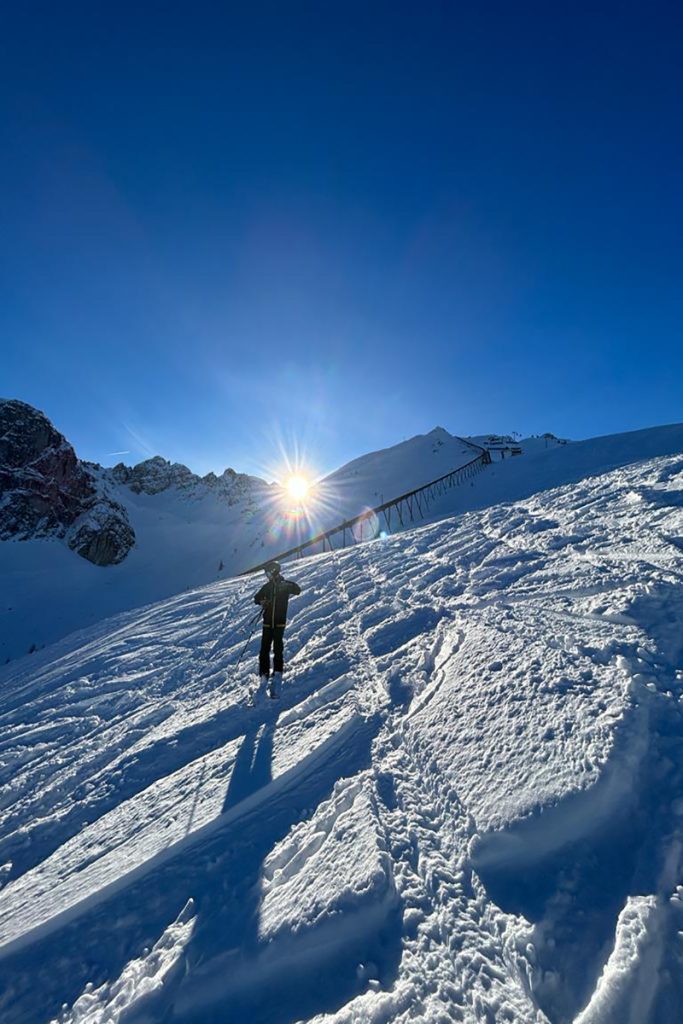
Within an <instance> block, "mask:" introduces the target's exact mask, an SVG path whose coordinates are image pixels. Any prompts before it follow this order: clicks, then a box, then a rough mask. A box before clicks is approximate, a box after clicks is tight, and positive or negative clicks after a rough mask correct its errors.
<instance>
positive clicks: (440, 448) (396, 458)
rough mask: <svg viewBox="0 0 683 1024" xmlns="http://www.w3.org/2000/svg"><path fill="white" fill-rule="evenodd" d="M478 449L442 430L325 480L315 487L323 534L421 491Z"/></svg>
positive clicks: (349, 465) (349, 466)
mask: <svg viewBox="0 0 683 1024" xmlns="http://www.w3.org/2000/svg"><path fill="white" fill-rule="evenodd" d="M481 452H482V448H481V447H480V446H479V445H478V444H475V443H473V442H470V441H466V440H464V439H462V438H460V437H453V435H452V434H449V433H448V431H447V430H444V429H443V427H435V429H434V430H430V432H429V433H428V434H418V436H417V437H412V438H410V440H408V441H402V442H401V443H400V444H396V445H393V446H392V447H391V448H384V449H382V450H381V451H377V452H371V453H370V454H369V455H362V456H361V457H360V458H358V459H354V460H353V462H349V463H347V464H346V465H345V466H342V467H341V469H338V470H336V472H334V473H331V474H330V475H329V476H327V477H325V479H324V480H323V481H321V484H320V488H319V490H320V492H321V499H322V500H321V504H322V509H321V513H320V514H319V516H318V519H319V522H320V526H321V528H322V529H329V528H330V527H331V526H336V524H337V523H340V522H342V520H344V519H346V518H350V517H353V516H357V515H359V514H360V513H361V512H363V511H364V509H367V508H376V507H377V506H378V505H381V504H383V502H385V501H390V500H391V499H392V498H395V497H398V495H400V494H405V493H406V492H407V491H411V490H413V489H414V488H417V487H422V486H423V485H424V484H427V483H429V482H430V481H431V480H436V479H437V478H438V477H440V476H445V475H446V473H450V471H451V470H453V469H457V468H458V467H459V466H464V465H465V463H467V462H470V461H471V460H472V459H475V458H476V457H477V456H478V455H480V454H481Z"/></svg>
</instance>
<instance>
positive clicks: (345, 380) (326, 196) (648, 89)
mask: <svg viewBox="0 0 683 1024" xmlns="http://www.w3.org/2000/svg"><path fill="white" fill-rule="evenodd" d="M13 6H14V8H15V10H14V11H13V12H10V13H7V12H5V13H4V15H3V30H2V33H1V34H0V35H1V41H0V76H1V81H2V86H1V88H0V144H1V146H2V152H3V154H4V157H3V160H2V162H1V163H0V189H1V192H2V197H3V201H2V213H1V214H0V217H1V223H0V344H1V346H2V363H1V364H0V394H2V395H3V396H6V397H17V398H21V399H23V400H25V401H29V402H31V403H33V404H35V405H38V406H39V407H40V408H42V409H44V410H45V412H46V413H47V414H48V415H49V416H50V417H51V419H52V420H53V421H54V422H55V423H56V425H57V426H58V427H59V428H60V429H61V430H62V431H63V432H65V433H66V434H67V436H68V437H69V439H70V440H71V441H72V442H73V443H74V444H75V445H76V447H77V450H78V452H79V454H81V455H82V456H83V457H86V458H90V459H95V460H98V461H102V462H105V463H112V462H115V461H117V459H118V456H116V457H114V456H110V455H109V453H112V452H120V451H123V452H127V453H129V454H126V455H123V456H121V458H123V459H124V461H129V462H133V461H138V460H139V459H140V458H144V457H145V456H146V455H147V454H151V453H157V452H158V453H161V454H162V455H164V456H166V457H168V458H171V459H174V460H175V459H177V460H180V461H183V462H185V463H187V464H188V465H190V466H191V467H192V468H193V469H195V470H197V471H202V472H204V471H207V470H209V469H216V470H220V469H222V468H223V467H224V466H226V465H232V466H234V467H235V468H237V469H239V470H245V471H258V470H263V469H264V468H265V467H270V466H273V465H274V463H275V462H276V461H277V459H278V458H279V454H278V453H279V449H280V448H281V447H282V446H284V448H285V449H286V450H287V451H288V452H290V453H293V452H294V450H295V449H298V450H300V451H303V452H304V453H306V457H307V458H308V461H309V462H310V463H311V465H312V466H313V468H316V469H318V470H330V469H332V468H334V467H335V466H337V465H339V464H341V463H342V462H345V461H347V460H348V459H350V458H353V457H355V456H357V455H359V454H362V453H363V452H365V451H369V450H372V449H375V448H378V447H384V446H386V445H389V444H393V443H395V442H397V441H400V440H402V439H403V438H404V437H408V436H411V435H413V434H415V433H422V432H424V431H427V430H429V429H431V428H432V427H433V426H436V425H437V424H438V425H441V426H444V427H446V428H447V429H448V430H450V431H452V432H453V433H460V434H462V433H477V432H482V431H488V430H495V431H513V430H517V431H520V432H521V433H525V434H526V433H535V432H540V431H544V430H553V431H555V432H556V433H558V434H562V435H565V436H571V437H577V438H578V437H585V436H589V435H592V434H597V433H608V432H613V431H619V430H628V429H635V428H639V427H642V426H648V425H652V424H655V423H664V422H673V421H678V420H681V419H683V412H682V409H681V380H682V379H683V373H682V371H683V354H682V352H683V346H682V345H681V322H682V314H683V290H682V287H681V280H682V270H683V267H682V262H683V261H682V258H681V242H680V238H681V214H682V212H683V209H682V208H683V199H682V195H681V171H682V170H683V166H682V164H683V159H682V147H681V142H680V109H681V106H682V105H683V95H682V93H683V90H682V88H681V86H682V82H683V72H682V70H681V63H680V53H679V41H680V38H681V30H682V29H683V15H682V13H681V10H682V9H681V8H680V5H679V4H676V3H670V4H660V3H648V4H646V3H630V4H629V3H623V2H622V3H619V4H616V3H615V4H609V5H607V4H600V3H598V4H590V5H588V4H584V3H576V4H571V5H570V4H567V5H557V4H548V3H547V2H543V3H525V2H522V3H520V4H512V3H500V4H498V3H482V4H464V3H463V4H460V3H426V4H419V5H418V4H413V3H410V4H403V3H391V4H389V3H381V2H372V3H367V2H364V3H356V2H345V3H343V4H342V3H338V4H337V3H335V4H326V3H310V4H309V3H306V4H304V3H297V2H293V3H288V4H282V3H277V4H261V3H258V2H257V3H254V4H248V5H247V4H244V5H236V4H206V3H202V2H198V3H194V4H183V5H180V4H173V3H171V4H164V5H162V4H160V3H159V4H150V3H142V4H140V5H133V4H129V3H123V4H119V5H113V4H110V5H98V4H87V5H79V4H76V3H71V4H67V5H55V4H49V5H47V4H46V5H37V4H31V3H27V4H25V5H19V4H17V5H13ZM247 8H248V10H247Z"/></svg>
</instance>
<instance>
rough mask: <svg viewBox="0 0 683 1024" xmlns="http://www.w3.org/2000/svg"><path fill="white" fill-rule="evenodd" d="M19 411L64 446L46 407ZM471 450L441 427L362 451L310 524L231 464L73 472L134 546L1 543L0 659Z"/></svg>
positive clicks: (45, 539) (326, 487)
mask: <svg viewBox="0 0 683 1024" xmlns="http://www.w3.org/2000/svg"><path fill="white" fill-rule="evenodd" d="M6 404H7V403H6ZM9 404H12V403H9ZM14 404H17V403H14ZM23 408H25V409H27V410H29V412H32V413H33V414H34V417H33V419H34V420H35V421H37V422H38V425H39V426H40V427H41V428H42V429H43V430H45V429H48V430H51V431H53V432H54V434H55V435H56V437H57V438H59V439H61V441H62V442H64V444H65V445H66V442H65V439H64V438H63V437H62V436H61V435H59V434H57V432H56V431H54V428H52V427H51V424H50V423H49V421H48V420H47V419H46V418H45V417H44V416H42V414H40V413H37V412H36V411H35V410H31V407H30V406H23ZM15 447H16V446H15ZM67 447H68V449H69V452H70V456H71V459H72V461H73V462H74V464H76V463H77V460H76V457H75V454H74V452H73V449H71V447H70V446H68V445H67ZM476 450H477V449H475V448H473V447H472V446H470V445H468V444H466V443H463V442H461V441H460V440H459V439H456V438H452V437H450V435H449V434H447V433H446V432H445V431H443V430H440V429H437V430H434V431H432V432H431V433H430V434H426V435H419V436H418V437H415V438H412V439H411V440H409V441H406V442H404V443H402V444H400V445H396V446H395V447H393V448H390V449H387V450H385V451H382V452H377V453H373V454H371V455H367V456H364V457H363V458H361V459H358V460H356V461H355V462H353V463H350V464H349V466H347V467H342V469H340V470H339V471H337V473H335V474H332V475H331V476H330V477H328V478H327V480H325V481H323V482H321V485H320V495H321V497H322V500H321V501H320V502H319V503H316V506H315V508H314V510H313V515H312V518H311V520H310V521H306V520H301V521H300V520H298V519H295V518H292V517H291V516H290V515H289V514H288V513H289V508H288V505H287V503H286V502H283V500H282V492H281V489H280V488H279V487H277V486H275V485H273V486H269V485H268V484H266V483H265V481H263V480H260V479H258V478H257V477H250V476H247V475H245V474H238V473H235V472H234V471H233V470H226V471H225V473H223V474H222V475H221V476H220V477H216V476H215V475H214V474H209V475H208V476H206V477H202V478H200V477H198V476H196V475H195V474H193V473H192V472H190V470H189V469H188V468H187V467H186V466H183V465H180V464H176V463H169V462H167V461H166V460H164V459H161V458H158V457H157V458H153V459H148V460H147V461H146V462H143V463H140V464H139V465H138V466H135V467H133V468H132V469H131V468H128V467H126V466H123V465H119V466H116V467H114V469H102V468H101V467H95V466H92V465H87V467H86V468H84V466H85V464H80V466H77V467H76V468H77V471H78V472H79V473H80V474H81V475H82V476H84V477H85V478H86V479H87V480H89V481H90V480H91V481H92V484H91V485H90V486H92V487H93V488H94V489H95V491H96V493H97V494H99V495H100V496H101V499H102V500H103V501H104V500H105V499H106V502H108V503H109V505H110V506H111V507H115V508H118V509H120V510H121V513H122V515H123V517H124V520H125V523H127V524H130V527H131V528H132V531H133V532H134V540H135V544H134V547H132V548H131V549H130V551H128V548H126V552H127V554H125V557H123V558H122V559H119V560H118V564H115V565H108V566H106V567H105V568H102V567H101V566H93V565H92V564H89V563H88V562H85V561H84V560H83V559H81V558H78V557H76V556H74V554H73V552H72V550H71V548H70V547H69V546H68V544H65V543H64V541H63V533H64V531H63V530H62V531H61V532H60V531H54V530H53V531H51V532H49V533H47V535H46V534H45V531H43V532H40V531H39V533H38V536H37V537H36V539H28V540H27V539H25V538H26V537H27V536H28V534H27V532H26V531H24V532H23V533H22V535H21V537H22V539H21V540H19V541H15V540H4V541H0V575H2V578H3V600H2V602H1V603H0V664H1V663H3V662H4V661H5V660H6V659H8V658H13V657H17V656H19V655H22V654H25V653H26V652H27V651H29V650H31V649H35V648H36V647H38V648H40V647H42V646H44V645H45V644H46V643H51V642H53V641H55V640H57V639H59V638H60V637H62V636H64V635H66V634H67V633H69V632H71V631H73V630H76V629H81V628H84V627H86V626H89V625H92V624H93V623H95V622H98V621H99V620H100V619H102V618H104V617H106V616H108V615H112V614H114V613H115V612H119V611H124V610H125V609H129V608H134V607H140V606H142V605H145V604H148V603H150V602H152V601H156V600H159V599H160V598H163V597H168V596H170V595H171V594H174V593H179V592H180V591H183V590H187V589H189V588H191V587H196V586H200V585H201V584H204V583H209V582H211V581H214V580H219V579H225V578H227V577H229V576H231V575H233V574H235V573H238V572H241V571H243V570H244V569H247V568H248V567H249V566H251V565H255V564H258V563H259V562H261V561H263V560H265V559H266V558H269V557H272V556H273V555H275V554H277V553H278V552H280V551H282V550H284V549H286V548H289V547H291V546H292V545H294V544H297V543H299V542H300V541H301V540H305V539H307V538H308V537H310V536H311V535H312V534H313V533H315V532H317V531H318V530H320V529H324V528H327V527H329V526H332V525H335V524H336V523H337V522H339V520H340V519H343V518H344V516H346V515H356V514H358V513H359V512H361V511H363V509H365V508H367V506H368V505H376V504H377V501H378V499H377V496H376V492H377V491H378V489H381V488H384V490H385V492H386V494H387V495H388V496H393V494H394V493H401V491H402V490H407V489H409V487H413V486H418V485H420V484H422V483H427V482H428V481H429V480H431V479H434V477H435V476H439V475H440V474H442V473H446V472H448V471H449V470H451V469H455V468H457V467H458V466H460V465H462V464H463V463H464V462H466V461H468V460H469V459H471V458H472V457H473V455H474V454H475V453H476ZM1 456H2V452H1V451H0V457H1ZM406 481H407V482H408V483H407V485H406ZM53 484H54V481H53ZM0 488H2V479H0ZM396 488H398V490H396ZM53 489H56V493H57V494H59V493H61V492H60V490H59V487H58V486H57V485H55V488H53ZM22 493H23V492H22ZM50 493H51V492H50ZM3 498H4V496H2V495H0V500H2V499H3Z"/></svg>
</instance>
